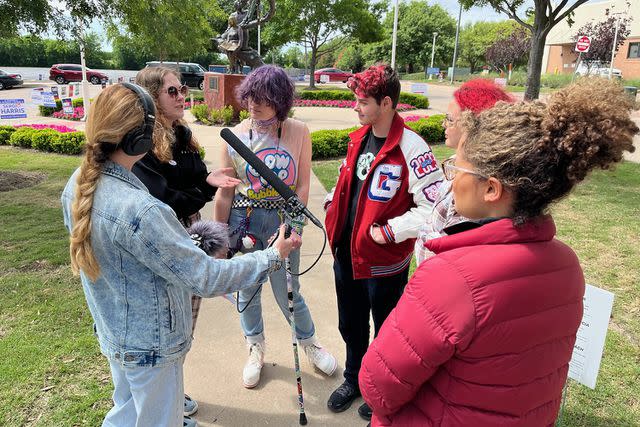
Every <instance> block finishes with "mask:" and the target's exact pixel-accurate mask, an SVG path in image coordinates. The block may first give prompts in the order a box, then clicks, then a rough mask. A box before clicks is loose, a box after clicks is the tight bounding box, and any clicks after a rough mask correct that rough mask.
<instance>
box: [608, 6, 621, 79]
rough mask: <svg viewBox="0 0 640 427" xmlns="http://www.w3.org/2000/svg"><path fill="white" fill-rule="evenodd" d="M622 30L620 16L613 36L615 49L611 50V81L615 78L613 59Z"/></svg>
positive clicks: (618, 15)
mask: <svg viewBox="0 0 640 427" xmlns="http://www.w3.org/2000/svg"><path fill="white" fill-rule="evenodd" d="M619 28H620V14H619V13H618V14H617V16H616V32H615V33H614V36H613V47H612V48H611V63H610V64H609V80H611V79H612V78H613V58H614V57H615V56H616V45H617V44H618V29H619Z"/></svg>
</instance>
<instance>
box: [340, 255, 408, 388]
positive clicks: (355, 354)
mask: <svg viewBox="0 0 640 427" xmlns="http://www.w3.org/2000/svg"><path fill="white" fill-rule="evenodd" d="M333 271H334V273H335V280H336V295H337V297H338V321H339V322H338V327H339V329H340V334H341V335H342V339H343V340H344V342H345V344H346V345H347V361H346V363H345V369H344V378H345V379H346V380H347V381H348V382H349V383H350V384H352V385H353V386H355V387H356V388H358V372H359V371H360V365H361V364H362V357H364V354H365V353H366V352H367V348H368V347H369V332H370V325H369V312H371V314H372V316H373V326H374V331H375V335H374V336H377V335H378V332H379V331H380V328H381V327H382V324H383V323H384V321H385V319H386V318H387V316H388V315H389V313H390V312H391V310H393V309H394V308H395V306H396V304H397V303H398V300H399V299H400V296H401V295H402V291H403V290H404V287H405V285H406V284H407V280H408V276H409V267H408V266H407V268H406V269H405V270H403V271H401V272H400V273H398V274H395V275H393V276H387V277H379V278H373V279H359V280H354V279H353V270H352V265H351V253H350V251H349V249H348V248H347V247H344V246H343V245H340V246H339V247H338V248H336V254H335V260H334V262H333Z"/></svg>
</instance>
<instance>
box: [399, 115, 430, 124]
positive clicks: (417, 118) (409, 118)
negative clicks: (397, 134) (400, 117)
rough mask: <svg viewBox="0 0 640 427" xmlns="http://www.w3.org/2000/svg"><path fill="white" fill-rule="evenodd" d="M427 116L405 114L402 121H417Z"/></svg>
mask: <svg viewBox="0 0 640 427" xmlns="http://www.w3.org/2000/svg"><path fill="white" fill-rule="evenodd" d="M428 118H429V116H420V115H415V114H414V115H412V116H406V117H405V118H404V121H405V123H406V122H417V121H418V120H421V119H428Z"/></svg>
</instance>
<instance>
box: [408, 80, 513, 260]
mask: <svg viewBox="0 0 640 427" xmlns="http://www.w3.org/2000/svg"><path fill="white" fill-rule="evenodd" d="M498 101H505V102H513V98H512V97H511V96H510V95H509V94H508V93H506V92H505V91H504V89H502V88H501V87H499V86H498V85H496V84H495V83H493V82H492V81H490V80H486V79H474V80H469V81H468V82H465V83H463V84H462V85H461V86H460V87H459V88H458V89H457V90H456V91H455V92H453V99H452V100H451V102H450V103H449V105H448V107H447V113H446V116H445V118H444V119H443V120H442V125H443V126H444V136H445V141H444V143H445V145H446V146H447V147H450V148H454V149H455V148H457V147H458V143H459V142H460V135H461V131H460V127H459V125H458V119H459V118H460V115H461V114H462V113H463V112H464V111H471V112H472V113H473V114H479V113H480V112H481V111H484V110H486V109H488V108H491V107H493V106H494V105H495V103H496V102H498ZM432 197H433V198H434V202H433V211H432V212H431V215H430V217H429V218H428V220H427V221H426V222H425V223H424V224H423V225H422V227H421V228H420V231H419V233H418V238H417V239H416V243H415V250H414V253H415V257H416V264H417V265H420V263H422V261H424V260H425V259H426V258H427V257H429V256H430V255H431V253H430V252H429V251H428V250H427V249H426V248H425V243H426V242H427V240H429V239H433V238H436V237H440V236H441V235H443V234H447V231H450V230H455V227H456V225H457V224H460V223H464V222H466V221H467V219H466V218H464V217H462V216H461V215H459V214H458V212H457V211H456V209H455V206H454V203H453V196H452V194H451V183H450V182H449V181H447V180H445V181H444V182H443V183H442V185H440V187H439V188H438V191H437V192H435V193H433V195H432ZM450 227H451V228H450Z"/></svg>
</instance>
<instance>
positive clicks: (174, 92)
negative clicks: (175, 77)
mask: <svg viewBox="0 0 640 427" xmlns="http://www.w3.org/2000/svg"><path fill="white" fill-rule="evenodd" d="M167 93H168V94H169V96H170V97H172V98H177V97H178V93H180V95H182V96H183V97H185V98H186V97H187V95H188V94H189V86H187V85H182V86H180V87H175V86H169V87H168V88H167Z"/></svg>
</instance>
